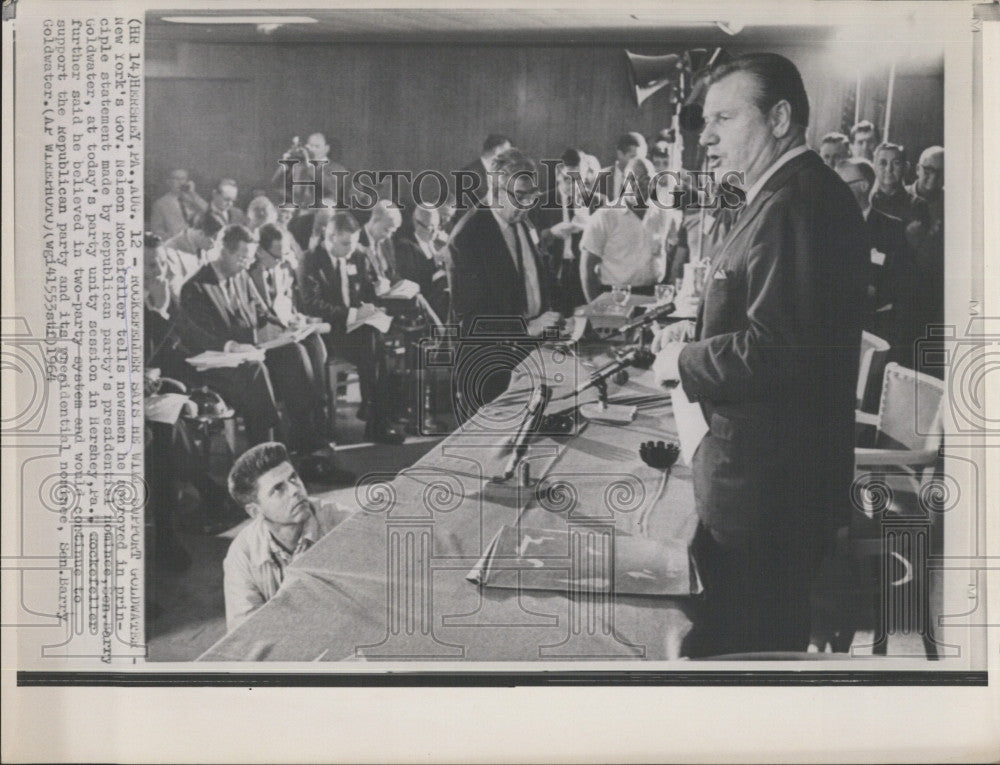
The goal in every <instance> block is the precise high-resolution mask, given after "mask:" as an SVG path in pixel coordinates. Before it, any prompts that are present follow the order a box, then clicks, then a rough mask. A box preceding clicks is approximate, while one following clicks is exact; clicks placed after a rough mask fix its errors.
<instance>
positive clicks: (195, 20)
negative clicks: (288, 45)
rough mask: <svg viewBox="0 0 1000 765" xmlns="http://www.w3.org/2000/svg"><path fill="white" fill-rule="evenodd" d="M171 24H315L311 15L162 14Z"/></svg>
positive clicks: (164, 19)
mask: <svg viewBox="0 0 1000 765" xmlns="http://www.w3.org/2000/svg"><path fill="white" fill-rule="evenodd" d="M162 20H163V21H168V22H170V23H171V24H253V25H254V26H265V25H271V24H277V25H279V26H280V25H282V24H316V23H317V22H316V19H314V18H313V17H312V16H164V17H163V19H162Z"/></svg>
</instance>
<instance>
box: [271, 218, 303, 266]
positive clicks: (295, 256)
mask: <svg viewBox="0 0 1000 765" xmlns="http://www.w3.org/2000/svg"><path fill="white" fill-rule="evenodd" d="M277 210H278V218H277V220H276V221H275V222H274V225H275V226H276V227H277V229H278V230H279V231H280V232H281V237H282V243H283V248H284V249H283V252H284V256H283V259H284V260H285V262H286V263H288V265H289V266H291V268H292V270H294V271H298V269H299V266H300V265H301V263H302V254H303V252H305V251H304V250H303V249H302V248H301V247H299V243H298V242H297V241H296V240H295V237H294V236H292V232H291V231H289V230H288V224H289V223H291V222H292V220H293V218H294V217H295V210H294V209H293V208H289V207H278V208H277Z"/></svg>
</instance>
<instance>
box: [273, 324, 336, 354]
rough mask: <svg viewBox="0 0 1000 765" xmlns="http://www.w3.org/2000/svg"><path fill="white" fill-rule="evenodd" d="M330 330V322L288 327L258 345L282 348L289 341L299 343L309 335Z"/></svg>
mask: <svg viewBox="0 0 1000 765" xmlns="http://www.w3.org/2000/svg"><path fill="white" fill-rule="evenodd" d="M329 331H330V325H329V324H305V325H303V326H301V327H298V328H296V329H287V330H285V331H284V332H281V333H280V334H279V335H277V336H275V337H273V338H271V339H269V340H266V341H264V342H262V343H258V344H257V347H258V348H260V349H261V350H264V351H269V350H271V349H272V348H280V347H281V346H282V345H288V344H289V343H297V342H299V341H301V340H304V339H305V338H307V337H309V335H311V334H314V333H316V332H319V333H320V334H323V333H325V332H329Z"/></svg>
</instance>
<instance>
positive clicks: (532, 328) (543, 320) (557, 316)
mask: <svg viewBox="0 0 1000 765" xmlns="http://www.w3.org/2000/svg"><path fill="white" fill-rule="evenodd" d="M562 326H563V317H562V314H561V313H559V312H558V311H546V312H545V313H543V314H542V315H541V316H539V317H538V318H536V319H532V320H531V321H529V322H528V334H529V335H531V336H532V337H541V336H542V335H544V334H545V330H547V329H555V330H561V329H562Z"/></svg>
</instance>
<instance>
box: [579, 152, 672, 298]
mask: <svg viewBox="0 0 1000 765" xmlns="http://www.w3.org/2000/svg"><path fill="white" fill-rule="evenodd" d="M652 174H653V173H652V165H651V164H650V163H649V160H645V159H634V160H632V161H631V162H630V163H629V164H628V165H627V166H626V169H625V174H624V177H625V181H624V183H623V191H622V195H621V198H620V200H619V202H618V203H616V204H611V205H608V206H607V207H602V208H601V209H599V210H597V211H596V212H595V213H594V214H593V215H591V216H590V222H589V223H588V224H587V228H586V230H585V231H584V232H583V238H582V239H581V240H580V251H581V253H582V257H581V261H580V281H581V284H582V285H583V290H584V293H585V294H586V295H587V296H588V298H589V299H591V300H593V298H594V297H595V296H596V295H597V294H598V293H599V292H600V290H601V289H602V288H603V289H610V288H611V287H612V286H613V285H615V284H628V285H631V287H632V291H633V292H638V293H640V294H652V292H653V286H654V285H655V284H657V283H659V282H660V281H661V280H662V279H663V276H664V271H665V265H666V264H665V259H664V254H663V243H664V239H665V236H666V231H665V229H664V227H663V226H664V222H665V220H664V218H663V217H662V216H660V215H657V214H653V215H649V214H648V213H649V212H650V206H649V204H648V195H649V185H650V178H651V177H652ZM598 261H599V263H598ZM596 265H599V266H600V269H599V271H600V274H599V275H597V271H596V269H595V266H596Z"/></svg>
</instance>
